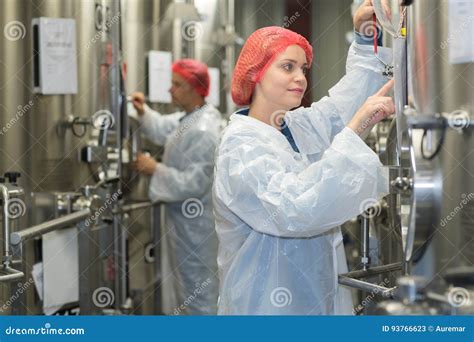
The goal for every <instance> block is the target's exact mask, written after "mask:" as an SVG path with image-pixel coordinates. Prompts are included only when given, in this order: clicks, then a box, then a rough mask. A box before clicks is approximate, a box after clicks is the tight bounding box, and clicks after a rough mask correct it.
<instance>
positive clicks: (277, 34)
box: [232, 26, 313, 106]
mask: <svg viewBox="0 0 474 342" xmlns="http://www.w3.org/2000/svg"><path fill="white" fill-rule="evenodd" d="M290 45H298V46H299V47H301V48H302V49H303V50H304V52H305V54H306V62H307V63H308V66H310V65H311V62H312V60H313V48H312V47H311V45H310V44H309V42H308V41H307V40H306V38H304V37H303V36H301V35H299V34H298V33H296V32H293V31H290V30H287V29H285V28H282V27H278V26H269V27H264V28H261V29H259V30H257V31H255V32H254V33H252V34H251V35H250V37H249V38H248V39H247V41H246V42H245V45H244V47H243V48H242V51H241V52H240V56H239V59H238V60H237V64H236V65H235V69H234V76H233V79H232V99H233V100H234V102H235V103H236V104H237V105H239V106H246V105H249V104H250V101H251V99H252V94H253V91H254V89H255V85H256V84H257V83H258V82H259V81H260V79H261V78H262V76H263V74H264V73H265V71H266V70H267V68H268V67H269V66H270V64H271V63H272V62H273V60H274V59H275V57H276V56H277V55H278V54H279V53H282V52H283V51H285V50H286V48H287V47H288V46H290Z"/></svg>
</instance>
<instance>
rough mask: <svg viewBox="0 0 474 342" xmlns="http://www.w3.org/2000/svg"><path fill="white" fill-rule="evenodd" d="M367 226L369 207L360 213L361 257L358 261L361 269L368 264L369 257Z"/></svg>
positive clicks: (365, 267) (368, 225) (364, 268)
mask: <svg viewBox="0 0 474 342" xmlns="http://www.w3.org/2000/svg"><path fill="white" fill-rule="evenodd" d="M369 227H370V209H367V210H366V211H365V213H364V214H363V215H362V222H361V231H362V232H361V239H362V246H361V248H362V250H361V253H360V254H361V257H360V262H361V264H362V269H363V270H364V271H366V270H367V268H368V267H369V265H370V257H369Z"/></svg>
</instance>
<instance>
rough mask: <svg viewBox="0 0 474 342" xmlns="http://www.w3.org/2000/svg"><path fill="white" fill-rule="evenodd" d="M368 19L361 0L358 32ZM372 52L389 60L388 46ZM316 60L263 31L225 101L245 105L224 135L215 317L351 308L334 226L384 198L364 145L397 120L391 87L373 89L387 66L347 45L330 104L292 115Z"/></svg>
mask: <svg viewBox="0 0 474 342" xmlns="http://www.w3.org/2000/svg"><path fill="white" fill-rule="evenodd" d="M372 13H373V8H372V6H371V4H370V1H366V2H365V3H364V4H363V6H362V7H361V8H360V9H359V10H358V12H357V13H356V15H355V18H354V24H355V29H356V31H357V30H358V29H359V28H360V26H361V25H362V24H363V23H364V22H366V21H368V20H370V19H371V18H372ZM379 54H381V55H382V57H383V58H384V59H387V60H389V54H390V51H389V50H387V49H384V48H379ZM312 57H313V55H312V48H311V46H310V45H309V43H308V41H307V40H306V39H305V38H303V37H302V36H300V35H298V34H296V33H294V32H292V31H289V30H286V29H283V28H280V27H266V28H262V29H259V30H257V31H256V32H254V33H253V34H252V35H251V36H250V37H249V39H248V40H247V42H246V44H245V45H244V47H243V49H242V52H241V54H240V56H239V59H238V61H237V64H236V67H235V73H234V79H233V84H232V96H233V99H234V101H235V102H236V103H237V104H238V105H242V106H248V108H245V109H242V110H239V111H237V112H236V113H234V114H233V115H232V116H231V118H230V123H229V125H228V127H227V128H226V130H225V132H224V133H223V136H222V140H221V143H220V146H219V148H218V151H217V153H218V154H217V159H216V171H215V181H214V185H213V200H214V213H215V216H216V230H217V234H218V238H219V252H218V266H219V282H220V290H219V297H220V298H219V303H218V312H219V314H240V315H242V314H244V315H245V314H254V315H255V314H257V315H259V314H278V315H288V314H290V315H291V314H300V315H319V314H351V312H352V299H351V295H350V290H349V289H347V288H343V287H341V286H339V285H338V279H337V275H338V274H339V273H343V272H347V263H346V259H345V254H344V247H343V244H342V235H341V231H340V228H339V225H340V224H342V223H344V222H345V221H347V220H348V219H351V218H353V217H355V216H357V215H358V214H360V213H361V212H362V211H363V209H364V208H361V206H362V205H361V204H362V203H363V202H364V201H366V200H367V199H373V200H375V199H378V198H380V197H382V196H384V195H385V194H386V193H387V190H388V180H387V174H386V172H385V170H384V168H383V167H382V165H381V163H380V161H379V159H378V157H377V155H376V154H375V153H374V152H373V151H372V150H371V149H370V148H368V147H367V145H366V144H365V143H364V141H363V138H364V137H365V136H366V135H367V134H368V132H369V131H370V130H371V128H372V127H373V125H374V124H376V123H377V122H378V121H380V120H381V119H382V118H384V117H386V116H388V115H390V114H392V113H393V112H394V104H393V101H392V99H391V98H390V97H387V96H385V94H386V93H387V92H388V90H389V89H390V87H391V86H392V83H391V82H388V83H387V84H385V85H384V86H383V87H382V88H381V89H380V90H378V89H379V88H380V87H381V86H382V85H383V84H384V83H385V82H387V80H386V79H385V78H384V77H383V76H382V69H383V65H382V64H381V63H380V62H379V61H378V60H377V59H376V57H375V56H374V54H373V51H372V47H371V46H368V45H361V44H357V43H353V44H352V46H351V48H350V50H349V54H348V58H347V66H346V75H345V76H344V77H343V78H342V79H341V80H340V81H339V82H338V83H337V84H336V85H335V86H334V87H333V88H332V89H330V90H329V96H327V97H324V98H323V99H321V100H320V101H319V102H315V103H313V104H312V105H311V107H309V108H298V109H296V110H293V111H290V109H292V108H295V107H298V106H300V104H301V100H302V97H303V94H304V92H305V90H306V87H307V82H306V78H305V74H306V72H307V70H308V68H309V67H310V65H311V61H312ZM377 90H378V91H377ZM370 95H373V96H370ZM364 101H365V102H364ZM282 113H283V114H284V118H283V121H281V120H279V119H278V118H282V116H283V115H282ZM280 121H281V122H280Z"/></svg>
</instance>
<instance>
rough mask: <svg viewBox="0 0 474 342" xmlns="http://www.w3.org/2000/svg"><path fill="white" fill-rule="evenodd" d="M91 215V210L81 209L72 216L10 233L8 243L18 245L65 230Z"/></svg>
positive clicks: (65, 216)
mask: <svg viewBox="0 0 474 342" xmlns="http://www.w3.org/2000/svg"><path fill="white" fill-rule="evenodd" d="M90 215H91V210H90V209H89V208H88V209H83V210H80V211H77V212H75V213H72V214H68V215H64V216H62V217H59V218H56V219H54V220H50V221H46V222H43V223H40V224H38V225H36V226H32V227H30V228H26V229H24V230H21V231H19V232H15V233H12V234H11V235H10V243H11V244H12V245H18V244H20V243H22V242H24V241H26V240H30V239H32V238H34V237H36V236H40V235H44V234H46V233H49V232H52V231H53V230H57V229H60V228H65V227H68V226H71V225H72V224H75V223H77V222H80V221H82V220H84V219H85V218H87V217H88V216H90Z"/></svg>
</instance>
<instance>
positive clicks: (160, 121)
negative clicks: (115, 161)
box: [131, 59, 221, 315]
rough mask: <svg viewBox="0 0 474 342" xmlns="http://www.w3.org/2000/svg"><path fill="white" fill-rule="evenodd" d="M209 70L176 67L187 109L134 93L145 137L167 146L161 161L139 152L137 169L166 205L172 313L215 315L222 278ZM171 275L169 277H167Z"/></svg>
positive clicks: (176, 85) (176, 86) (186, 62)
mask: <svg viewBox="0 0 474 342" xmlns="http://www.w3.org/2000/svg"><path fill="white" fill-rule="evenodd" d="M209 83H210V79H209V73H208V68H207V66H206V65H205V64H203V63H201V62H198V61H196V60H191V59H182V60H179V61H177V62H175V63H174V64H173V66H172V85H171V89H170V90H169V91H170V93H171V97H172V102H173V104H174V105H176V106H178V107H180V108H181V109H182V111H179V112H176V113H173V114H169V115H162V114H160V113H158V112H156V111H153V110H151V109H150V108H149V107H148V106H147V105H146V104H145V98H144V95H143V94H142V93H134V94H132V95H131V96H132V101H133V105H134V107H135V109H136V110H137V112H138V116H139V119H140V121H141V127H142V129H143V132H144V133H145V135H146V136H147V137H148V138H150V139H151V140H152V141H154V142H155V143H157V144H159V145H164V154H163V159H162V162H161V163H158V162H157V161H156V160H154V159H153V158H152V157H150V156H148V155H145V154H140V155H139V156H138V157H137V160H136V162H135V165H134V167H135V169H136V170H137V171H139V172H141V173H143V174H146V175H149V176H151V181H150V189H149V197H150V199H151V200H152V201H153V202H156V201H160V202H164V203H166V207H165V208H166V214H165V223H166V224H165V227H164V228H165V230H164V232H163V234H164V237H165V238H166V239H167V242H168V243H167V246H168V247H167V248H168V250H169V253H170V254H169V255H167V259H169V260H170V265H169V266H170V267H171V274H168V275H167V274H164V275H163V277H164V278H168V277H172V288H173V290H174V296H175V300H174V303H173V307H174V309H173V311H172V312H171V314H190V315H200V314H215V313H216V310H217V295H218V279H217V277H216V273H217V261H216V259H217V237H216V233H215V229H214V217H213V213H212V202H211V188H212V180H213V169H214V153H215V149H216V147H217V144H218V139H219V136H220V130H221V124H220V123H221V114H220V113H219V111H218V110H217V109H216V108H214V107H213V106H212V105H211V104H209V103H206V101H205V97H206V96H207V95H208V93H209V85H210V84H209ZM166 280H169V279H164V281H166Z"/></svg>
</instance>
